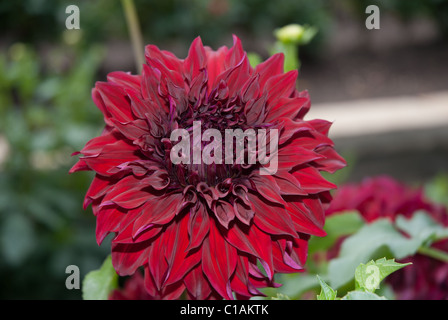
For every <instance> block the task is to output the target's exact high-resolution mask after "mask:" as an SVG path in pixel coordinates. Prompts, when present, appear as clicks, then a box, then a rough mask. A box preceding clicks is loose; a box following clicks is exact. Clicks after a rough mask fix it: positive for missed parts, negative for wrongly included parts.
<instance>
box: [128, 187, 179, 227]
mask: <svg viewBox="0 0 448 320" xmlns="http://www.w3.org/2000/svg"><path fill="white" fill-rule="evenodd" d="M181 201H182V195H181V194H177V193H176V194H170V195H166V196H162V197H157V196H153V197H151V198H148V200H147V201H146V203H145V205H144V206H143V207H142V211H141V215H140V216H139V217H138V218H137V219H135V222H134V233H135V234H138V233H139V231H140V230H141V229H142V228H146V227H147V226H148V225H152V224H158V225H164V224H167V223H169V222H170V221H171V220H172V219H173V218H174V217H175V216H176V214H177V213H178V212H179V207H180V205H181Z"/></svg>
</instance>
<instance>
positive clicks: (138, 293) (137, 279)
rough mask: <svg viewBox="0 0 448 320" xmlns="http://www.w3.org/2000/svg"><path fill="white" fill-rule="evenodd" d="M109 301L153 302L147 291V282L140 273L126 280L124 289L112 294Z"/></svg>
mask: <svg viewBox="0 0 448 320" xmlns="http://www.w3.org/2000/svg"><path fill="white" fill-rule="evenodd" d="M109 300H152V297H151V296H150V295H149V294H148V292H147V291H146V289H145V281H144V279H143V276H142V274H141V273H140V272H138V271H137V272H135V273H134V274H133V275H132V276H130V277H129V278H127V279H125V283H124V286H123V288H121V289H115V290H113V291H112V292H111V294H110V296H109Z"/></svg>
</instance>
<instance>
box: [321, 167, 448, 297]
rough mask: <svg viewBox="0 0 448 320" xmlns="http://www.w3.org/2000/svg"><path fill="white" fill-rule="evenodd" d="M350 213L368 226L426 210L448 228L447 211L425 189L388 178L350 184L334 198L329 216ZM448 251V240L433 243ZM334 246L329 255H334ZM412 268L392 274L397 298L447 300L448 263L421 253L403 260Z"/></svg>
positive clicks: (390, 279)
mask: <svg viewBox="0 0 448 320" xmlns="http://www.w3.org/2000/svg"><path fill="white" fill-rule="evenodd" d="M347 210H357V211H358V212H359V213H360V214H361V216H362V217H363V218H364V220H365V221H366V222H367V223H371V222H374V221H376V220H377V219H380V218H388V219H390V220H391V221H392V222H394V221H395V220H396V218H397V217H399V216H404V217H407V218H409V217H411V216H412V215H413V214H414V213H415V212H416V211H418V210H423V211H426V212H427V213H428V214H429V215H430V216H431V218H433V219H434V220H435V221H436V222H438V223H439V224H440V225H442V226H445V227H446V226H448V212H447V210H446V208H445V207H444V206H443V205H439V204H435V203H432V202H430V201H429V200H427V199H426V198H425V196H424V192H423V189H422V188H418V189H414V188H411V187H409V186H407V185H405V184H403V183H401V182H399V181H397V180H395V179H393V178H392V177H389V176H385V175H382V176H377V177H372V178H366V179H364V180H363V181H362V182H361V183H359V184H355V183H352V184H347V185H344V186H342V187H340V188H339V189H338V191H337V192H336V193H335V195H334V199H333V201H332V202H331V205H330V207H329V208H328V209H327V211H326V213H327V215H333V214H337V213H338V212H342V211H347ZM432 246H433V247H434V248H437V249H439V250H443V251H446V252H448V240H440V241H437V242H435V243H433V244H432ZM338 250H339V247H335V248H333V249H332V250H331V251H330V254H335V251H338ZM402 262H412V264H413V265H412V267H409V268H403V269H401V270H399V271H397V272H395V273H393V274H392V275H390V276H389V277H388V278H387V279H386V282H388V283H389V284H390V285H391V286H392V289H393V290H394V292H395V294H396V295H397V298H398V299H403V300H422V299H423V300H433V299H434V300H440V299H447V298H448V264H447V263H443V262H441V261H438V260H436V259H433V258H429V257H427V256H423V255H421V254H416V255H414V256H412V257H408V258H406V259H403V261H402Z"/></svg>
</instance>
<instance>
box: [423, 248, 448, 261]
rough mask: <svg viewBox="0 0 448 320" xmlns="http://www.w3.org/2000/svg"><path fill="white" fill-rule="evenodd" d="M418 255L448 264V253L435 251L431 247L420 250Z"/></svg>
mask: <svg viewBox="0 0 448 320" xmlns="http://www.w3.org/2000/svg"><path fill="white" fill-rule="evenodd" d="M418 253H420V254H423V255H425V256H428V257H431V258H434V259H437V260H440V261H442V262H448V253H446V252H444V251H441V250H438V249H434V248H431V247H421V248H419V249H418Z"/></svg>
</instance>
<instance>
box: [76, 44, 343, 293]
mask: <svg viewBox="0 0 448 320" xmlns="http://www.w3.org/2000/svg"><path fill="white" fill-rule="evenodd" d="M296 78H297V71H290V72H288V73H284V72H283V55H282V54H277V55H275V56H273V57H271V58H270V59H268V60H266V61H265V62H264V63H261V64H259V65H258V66H257V67H256V68H252V67H251V66H250V64H249V61H248V59H247V56H246V53H245V52H244V51H243V49H242V46H241V43H240V40H239V39H238V38H237V37H234V45H233V47H232V48H227V47H221V48H219V49H218V50H217V51H213V50H211V49H210V48H208V47H204V46H203V45H202V42H201V39H200V38H197V39H195V41H194V42H193V43H192V45H191V47H190V50H189V53H188V56H187V58H186V59H184V60H182V59H179V58H177V57H176V56H175V55H173V54H172V53H170V52H167V51H161V50H159V49H158V48H157V47H156V46H153V45H149V46H147V47H146V64H145V65H144V66H143V72H142V75H141V76H140V75H131V74H128V73H124V72H113V73H110V74H109V75H108V77H107V79H108V82H98V83H97V84H96V86H95V88H94V89H93V94H92V95H93V100H94V102H95V104H96V105H97V107H98V108H99V109H100V110H101V112H102V113H103V114H104V121H105V123H106V127H105V129H104V131H103V133H102V135H101V136H99V137H97V138H94V139H92V140H91V141H89V142H88V143H87V144H86V146H85V147H84V148H83V149H82V150H81V151H80V152H79V153H80V154H82V156H81V157H80V160H79V162H78V163H77V164H76V165H75V166H74V167H73V168H72V169H71V172H75V171H79V170H93V171H95V173H96V176H95V178H94V180H93V182H92V184H91V186H90V188H89V190H88V192H87V195H86V198H85V202H84V206H85V207H87V206H88V205H90V204H91V205H92V209H93V213H94V214H95V215H96V217H97V230H96V236H97V241H98V243H99V244H100V243H101V242H102V241H103V240H104V238H105V237H106V236H107V235H108V234H109V233H111V232H112V233H115V237H114V238H113V240H112V262H113V265H114V268H115V269H116V271H117V272H118V274H120V275H122V276H125V275H132V274H134V273H135V272H136V270H137V268H139V267H143V269H144V281H145V287H146V290H147V292H148V294H150V296H151V297H154V298H156V299H159V298H163V299H175V298H178V297H179V296H180V295H181V294H182V292H184V291H185V290H186V292H187V295H188V297H189V298H192V299H222V298H224V299H232V298H234V297H237V298H249V297H251V296H254V295H259V294H260V292H259V290H258V288H262V287H266V286H275V285H276V284H275V283H274V282H273V276H274V274H275V273H277V272H297V271H302V270H303V266H304V263H305V260H306V257H307V241H308V238H309V236H310V235H317V236H323V235H324V234H325V232H324V231H323V229H322V227H323V225H324V219H325V215H324V206H325V205H326V204H328V202H329V201H330V199H331V197H330V194H329V190H330V189H333V188H334V187H335V186H334V185H333V184H331V183H329V182H328V181H326V180H325V179H323V178H322V176H321V174H320V171H327V172H334V171H336V170H338V169H340V168H342V167H343V166H345V161H344V160H343V159H342V158H341V157H340V156H339V155H338V154H337V153H336V152H335V151H334V149H333V142H332V141H331V140H330V139H329V138H328V137H327V134H328V130H329V128H330V125H331V124H330V123H329V122H327V121H323V120H311V121H305V120H304V116H305V114H306V113H307V112H308V110H309V108H310V99H309V96H308V93H307V92H299V91H297V90H296ZM208 129H213V130H214V131H213V132H214V133H215V134H222V135H225V134H226V133H227V130H238V129H239V130H241V131H244V132H247V131H246V130H253V131H257V132H265V133H266V132H268V133H266V135H265V136H264V138H265V139H264V140H263V139H261V140H258V145H257V146H259V144H260V141H261V142H263V141H264V142H266V145H269V147H267V148H266V149H265V151H266V150H270V151H269V152H266V153H267V154H266V155H267V159H271V160H272V159H276V162H277V163H276V165H277V167H276V169H275V170H274V171H271V174H262V169H264V168H267V167H269V166H270V165H271V163H270V162H268V163H266V162H264V164H263V162H261V161H258V162H255V163H253V162H250V161H248V160H247V161H242V159H241V158H244V159H246V158H247V159H249V158H250V157H251V155H254V154H255V156H257V155H258V156H260V152H261V151H260V150H261V149H260V148H258V149H256V150H255V152H254V150H253V149H250V148H249V147H248V144H249V142H248V143H246V144H245V145H244V149H243V150H242V152H241V150H240V152H239V153H238V154H237V151H235V148H230V150H231V152H232V154H231V155H230V156H232V158H234V159H235V161H234V162H231V163H228V162H227V161H226V162H225V163H222V162H218V161H216V162H212V163H208V164H206V163H205V162H204V161H202V162H201V161H196V160H201V158H200V157H199V158H195V157H196V156H195V150H196V151H197V150H199V151H201V152H204V153H207V152H208V154H209V155H210V156H212V158H213V157H215V156H217V155H218V154H221V151H222V154H224V152H225V151H226V150H227V149H226V148H224V147H222V149H220V148H219V147H216V144H215V143H217V142H219V141H217V140H216V135H214V136H213V141H211V140H212V139H209V140H210V141H211V142H209V143H208V141H209V140H207V139H204V138H202V140H201V139H199V140H198V139H197V137H196V134H195V132H196V131H198V130H199V131H202V132H205V131H206V130H208ZM179 130H183V131H182V132H183V133H184V136H183V138H190V137H191V139H190V141H193V143H192V147H191V149H192V150H190V148H187V149H188V150H187V149H186V148H184V149H182V150H181V149H176V152H174V155H175V156H179V157H181V158H182V157H183V156H186V155H187V154H188V155H189V154H190V151H192V152H191V153H192V154H193V156H192V158H193V160H194V159H196V160H194V161H190V162H188V161H185V162H180V163H179V162H174V161H173V160H172V159H173V152H172V151H173V150H174V149H175V148H177V146H178V145H179V144H180V143H181V142H179V141H178V139H174V140H173V139H172V136H173V134H174V133H175V132H178V131H179ZM263 130H264V131H263ZM274 132H277V133H278V135H277V138H278V140H271V138H272V137H273V136H275V134H274ZM185 135H186V137H185ZM181 136H182V135H180V136H178V137H181ZM261 136H262V137H263V135H261ZM268 137H269V139H268ZM268 140H269V142H270V143H269V142H267V141H268ZM182 141H183V140H182ZM272 141H274V142H275V141H276V142H277V148H274V149H271V148H270V147H271V145H273V144H275V143H273V142H272ZM212 144H213V146H214V147H213V148H212V151H210V150H211V148H210V145H212ZM236 144H237V142H236V143H235V145H236ZM227 151H228V150H227ZM228 156H229V154H226V158H227V157H228ZM237 157H240V160H241V161H239V162H238V161H236V159H237ZM255 158H257V157H255ZM182 159H184V160H185V159H187V158H182ZM202 159H203V158H202Z"/></svg>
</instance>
